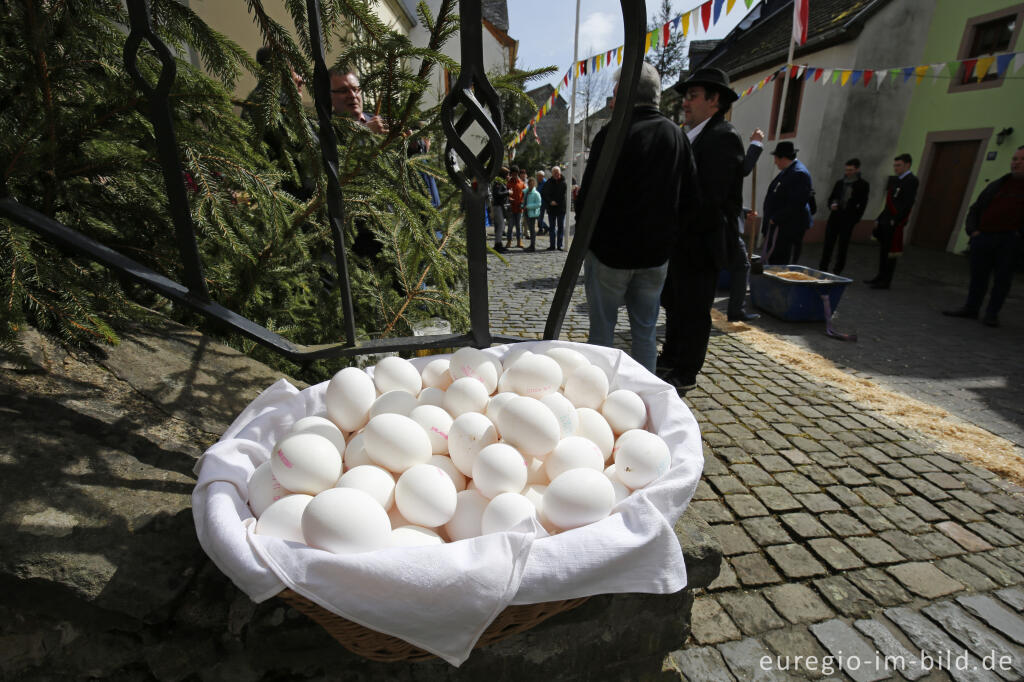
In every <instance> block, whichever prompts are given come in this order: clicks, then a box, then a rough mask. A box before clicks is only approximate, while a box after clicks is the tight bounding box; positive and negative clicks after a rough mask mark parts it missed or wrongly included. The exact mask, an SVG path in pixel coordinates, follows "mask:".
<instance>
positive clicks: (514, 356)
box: [501, 344, 533, 371]
mask: <svg viewBox="0 0 1024 682" xmlns="http://www.w3.org/2000/svg"><path fill="white" fill-rule="evenodd" d="M530 355H533V351H531V350H528V349H527V348H525V347H524V346H523V345H522V344H516V345H514V346H512V350H510V351H509V352H507V353H505V357H504V358H502V359H501V368H502V370H503V371H508V368H509V367H511V366H512V365H513V364H515V362H516V361H517V360H519V358H525V357H527V356H530Z"/></svg>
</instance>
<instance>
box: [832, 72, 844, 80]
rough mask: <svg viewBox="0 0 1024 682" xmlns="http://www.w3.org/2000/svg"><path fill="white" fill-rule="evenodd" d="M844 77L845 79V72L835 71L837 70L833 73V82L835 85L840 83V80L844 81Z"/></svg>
mask: <svg viewBox="0 0 1024 682" xmlns="http://www.w3.org/2000/svg"><path fill="white" fill-rule="evenodd" d="M842 77H843V70H842V69H835V70H833V71H832V82H833V83H836V82H838V81H839V80H841V79H842Z"/></svg>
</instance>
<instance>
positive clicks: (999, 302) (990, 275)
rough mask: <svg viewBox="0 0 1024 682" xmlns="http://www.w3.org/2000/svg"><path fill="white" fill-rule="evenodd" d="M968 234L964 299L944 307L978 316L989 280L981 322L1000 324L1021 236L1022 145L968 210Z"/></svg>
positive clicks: (954, 312) (1023, 197) (1023, 233)
mask: <svg viewBox="0 0 1024 682" xmlns="http://www.w3.org/2000/svg"><path fill="white" fill-rule="evenodd" d="M966 222H967V234H969V235H970V236H971V241H970V245H971V285H970V289H968V291H967V302H966V303H964V306H963V307H962V308H959V309H957V310H945V311H943V314H944V315H949V316H950V317H969V318H976V317H978V311H980V310H981V303H982V301H984V300H985V290H986V289H988V282H989V279H992V280H993V281H992V294H991V295H990V296H989V299H988V308H986V309H985V316H984V317H983V318H982V320H981V321H982V322H983V323H985V324H986V325H988V326H989V327H998V326H999V309H1000V308H1002V307H1003V301H1005V300H1006V295H1007V294H1008V293H1010V283H1011V282H1012V281H1013V265H1014V261H1015V260H1016V258H1017V254H1018V253H1020V248H1021V243H1022V238H1024V147H1017V151H1016V152H1014V154H1013V158H1012V159H1011V160H1010V172H1009V173H1007V174H1006V175H1004V176H1003V177H1001V178H999V179H998V180H994V181H993V182H990V183H989V184H988V186H987V187H986V188H985V189H983V190H982V191H981V194H980V195H978V200H977V201H975V202H974V204H973V205H972V206H971V208H970V210H969V211H967V221H966Z"/></svg>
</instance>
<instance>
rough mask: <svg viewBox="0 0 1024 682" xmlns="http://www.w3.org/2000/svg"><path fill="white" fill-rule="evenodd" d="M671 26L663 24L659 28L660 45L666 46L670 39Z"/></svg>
mask: <svg viewBox="0 0 1024 682" xmlns="http://www.w3.org/2000/svg"><path fill="white" fill-rule="evenodd" d="M669 26H671V24H665V25H664V26H662V27H661V44H662V45H668V40H669V38H671V37H672V30H671V29H670V28H669Z"/></svg>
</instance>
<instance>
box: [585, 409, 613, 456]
mask: <svg viewBox="0 0 1024 682" xmlns="http://www.w3.org/2000/svg"><path fill="white" fill-rule="evenodd" d="M576 416H577V417H578V418H579V420H580V428H579V431H578V432H577V435H580V436H583V437H584V438H586V439H588V440H592V441H594V444H595V445H597V447H598V448H600V449H601V454H602V455H604V458H605V461H607V460H608V458H609V457H611V456H612V448H614V447H615V434H613V433H612V427H610V426H608V422H607V421H606V420H605V418H604V417H602V416H601V413H600V412H598V411H597V410H592V409H590V408H589V407H580V408H577V410H576Z"/></svg>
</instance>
